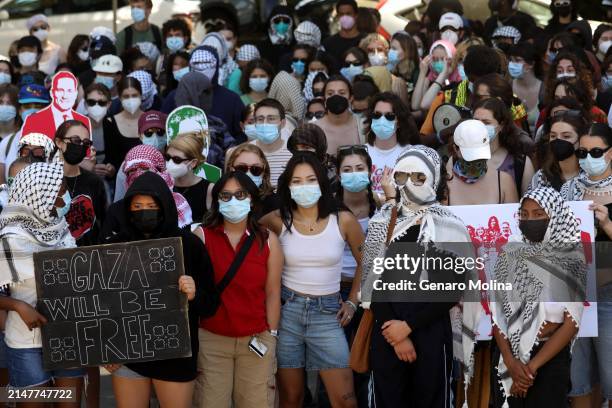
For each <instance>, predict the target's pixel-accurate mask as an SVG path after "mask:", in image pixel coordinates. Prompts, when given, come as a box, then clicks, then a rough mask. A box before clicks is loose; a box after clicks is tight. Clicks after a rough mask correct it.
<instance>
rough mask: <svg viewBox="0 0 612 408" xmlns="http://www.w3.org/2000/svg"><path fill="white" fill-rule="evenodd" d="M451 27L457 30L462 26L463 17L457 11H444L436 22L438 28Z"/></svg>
mask: <svg viewBox="0 0 612 408" xmlns="http://www.w3.org/2000/svg"><path fill="white" fill-rule="evenodd" d="M449 26H450V27H453V28H454V29H455V30H459V29H461V28H463V19H462V18H461V16H460V15H459V14H457V13H452V12H449V13H444V14H442V16H441V17H440V22H439V23H438V29H440V30H441V29H443V28H444V27H449Z"/></svg>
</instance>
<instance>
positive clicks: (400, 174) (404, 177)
mask: <svg viewBox="0 0 612 408" xmlns="http://www.w3.org/2000/svg"><path fill="white" fill-rule="evenodd" d="M393 179H394V180H395V184H396V185H398V186H399V187H401V186H403V185H405V184H406V183H407V182H408V179H410V181H412V183H413V184H414V185H415V186H422V185H423V184H425V181H426V180H427V176H426V175H425V173H421V172H418V171H415V172H412V173H407V172H404V171H396V172H395V173H393Z"/></svg>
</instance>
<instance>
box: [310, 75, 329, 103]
mask: <svg viewBox="0 0 612 408" xmlns="http://www.w3.org/2000/svg"><path fill="white" fill-rule="evenodd" d="M319 74H320V75H323V76H324V77H325V80H327V79H329V75H327V74H326V73H325V72H323V71H312V72H309V73H308V76H307V77H306V80H305V81H304V98H305V99H306V102H310V101H311V100H313V99H314V93H313V92H312V84H313V82H314V80H315V78H316V77H317V75H319Z"/></svg>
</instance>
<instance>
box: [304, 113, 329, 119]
mask: <svg viewBox="0 0 612 408" xmlns="http://www.w3.org/2000/svg"><path fill="white" fill-rule="evenodd" d="M323 116H325V111H318V112H306V119H308V120H311V119H312V118H317V119H321V118H322V117H323Z"/></svg>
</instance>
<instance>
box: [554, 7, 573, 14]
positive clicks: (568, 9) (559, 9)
mask: <svg viewBox="0 0 612 408" xmlns="http://www.w3.org/2000/svg"><path fill="white" fill-rule="evenodd" d="M555 9H556V10H557V13H559V16H560V17H568V16H569V15H570V14H571V13H572V6H559V7H557V6H555Z"/></svg>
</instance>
